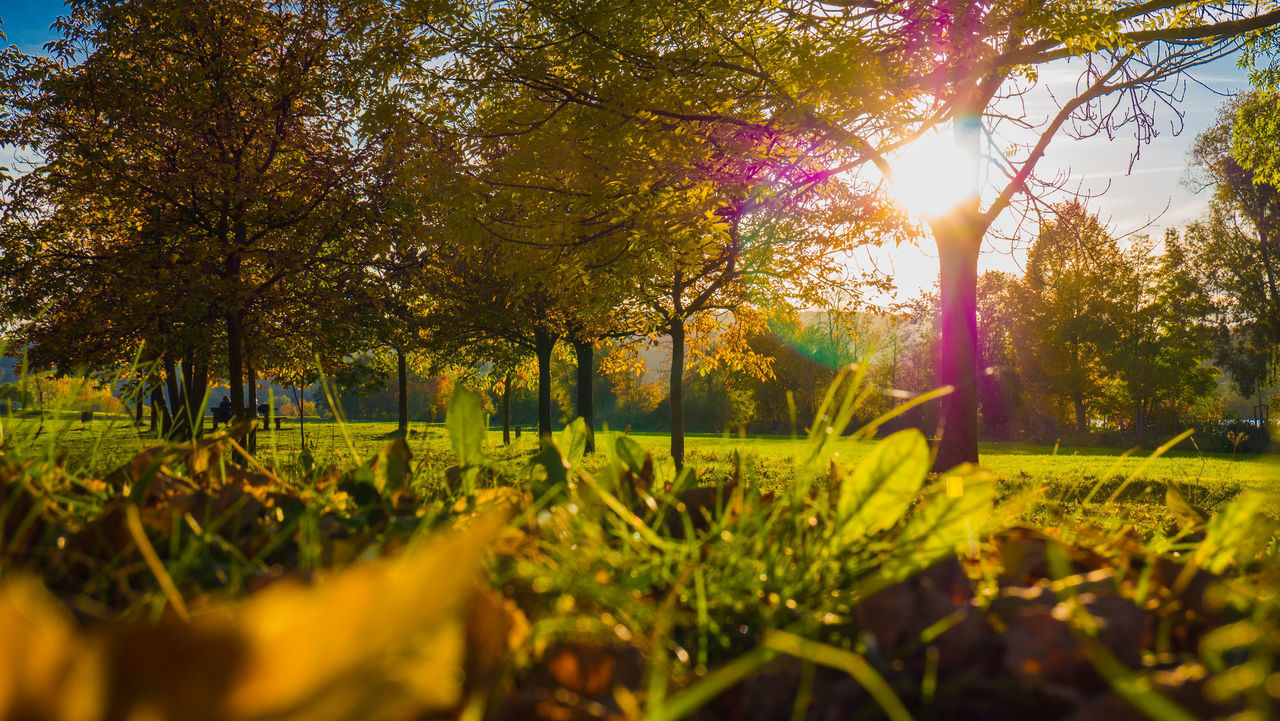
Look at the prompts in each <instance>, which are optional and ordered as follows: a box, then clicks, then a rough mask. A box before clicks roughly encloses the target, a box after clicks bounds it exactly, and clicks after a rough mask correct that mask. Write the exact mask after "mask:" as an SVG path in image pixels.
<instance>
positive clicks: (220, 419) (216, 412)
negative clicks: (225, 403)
mask: <svg viewBox="0 0 1280 721" xmlns="http://www.w3.org/2000/svg"><path fill="white" fill-rule="evenodd" d="M270 411H271V407H270V406H268V405H267V404H266V403H263V404H262V405H260V406H258V415H259V416H260V417H262V418H266V417H268V416H269V415H271V413H270ZM209 413H210V414H211V415H212V416H213V427H214V428H217V427H219V426H222V425H225V424H227V423H230V422H231V419H232V417H234V416H235V410H234V409H231V408H223V407H222V406H210V407H209ZM275 419H276V430H277V431H278V430H280V415H279V414H275Z"/></svg>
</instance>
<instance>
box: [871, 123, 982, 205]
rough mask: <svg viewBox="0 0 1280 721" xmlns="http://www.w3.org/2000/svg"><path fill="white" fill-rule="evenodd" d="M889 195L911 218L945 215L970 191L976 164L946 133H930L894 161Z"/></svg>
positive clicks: (946, 131) (947, 131)
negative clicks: (891, 191)
mask: <svg viewBox="0 0 1280 721" xmlns="http://www.w3.org/2000/svg"><path fill="white" fill-rule="evenodd" d="M890 164H891V165H892V166H893V174H894V177H893V194H894V197H895V198H896V199H897V202H898V205H899V206H901V207H902V208H903V209H904V210H906V211H907V212H909V213H911V214H912V215H915V216H918V217H921V218H932V217H936V216H939V215H942V214H944V213H947V212H948V211H950V210H951V209H952V208H955V207H956V206H957V205H959V204H960V203H961V202H963V201H964V200H965V199H966V198H967V197H969V196H970V195H971V194H972V193H973V192H974V182H975V180H976V178H977V173H978V169H977V164H976V163H975V161H974V158H973V156H972V155H970V154H969V153H966V152H965V151H964V149H963V148H961V147H960V146H959V145H957V144H956V142H955V137H954V136H953V135H952V133H951V131H950V130H944V131H943V132H940V133H937V132H935V133H930V134H928V135H925V136H924V137H922V138H920V139H919V140H917V141H916V142H914V143H912V144H911V145H909V146H908V147H907V148H905V149H904V150H903V151H902V153H901V154H899V155H898V156H897V157H896V158H894V159H893V160H892V161H891V162H890Z"/></svg>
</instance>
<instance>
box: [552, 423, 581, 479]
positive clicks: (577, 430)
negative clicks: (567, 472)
mask: <svg viewBox="0 0 1280 721" xmlns="http://www.w3.org/2000/svg"><path fill="white" fill-rule="evenodd" d="M558 445H559V446H560V448H561V449H562V450H563V451H564V455H565V461H566V462H567V463H568V465H569V467H570V468H573V467H575V466H577V465H578V463H580V462H581V461H582V455H583V454H584V453H585V452H586V450H587V422H586V421H584V420H583V419H581V418H575V419H574V420H573V422H572V423H570V424H569V425H567V426H565V427H564V430H562V431H560V442H559V444H558Z"/></svg>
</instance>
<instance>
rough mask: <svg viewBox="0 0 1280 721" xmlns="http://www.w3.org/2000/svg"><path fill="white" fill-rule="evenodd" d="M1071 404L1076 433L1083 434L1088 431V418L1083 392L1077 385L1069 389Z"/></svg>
mask: <svg viewBox="0 0 1280 721" xmlns="http://www.w3.org/2000/svg"><path fill="white" fill-rule="evenodd" d="M1071 406H1072V407H1073V408H1074V409H1075V412H1076V433H1078V434H1080V435H1082V436H1083V435H1084V434H1085V433H1087V432H1088V431H1089V418H1088V413H1087V411H1086V409H1085V407H1084V394H1082V393H1081V392H1080V389H1079V387H1077V388H1075V389H1074V390H1072V391H1071Z"/></svg>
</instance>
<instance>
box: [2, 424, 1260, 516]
mask: <svg viewBox="0 0 1280 721" xmlns="http://www.w3.org/2000/svg"><path fill="white" fill-rule="evenodd" d="M0 420H2V422H3V429H4V433H5V436H6V437H7V438H8V439H9V440H10V442H11V443H14V444H15V445H20V446H21V445H27V444H33V445H35V446H37V447H40V446H43V447H46V448H47V449H48V451H49V452H50V453H58V452H65V453H66V454H67V459H68V465H70V466H71V467H72V468H74V469H80V470H84V471H87V472H90V473H101V472H103V471H106V470H109V469H111V468H114V467H116V466H119V465H120V464H122V463H124V462H125V461H127V460H128V459H129V458H130V457H132V456H133V455H134V454H135V453H137V452H139V451H141V450H143V449H144V448H147V447H149V446H152V445H155V443H156V441H155V439H153V438H151V437H150V436H149V435H148V434H147V433H146V432H145V429H135V428H134V427H132V426H131V425H130V424H129V423H128V422H127V421H126V420H124V419H122V418H102V417H99V419H97V420H94V421H92V422H90V423H87V424H86V423H81V422H79V420H77V419H59V420H46V421H45V422H44V424H43V429H42V430H41V432H40V433H39V435H36V433H35V431H36V430H37V429H38V428H39V425H38V424H37V422H36V421H34V420H32V419H13V418H5V419H0ZM305 428H306V433H307V440H308V443H309V444H310V445H311V447H312V452H313V455H314V456H315V459H316V462H317V463H319V464H320V465H334V466H337V467H339V468H347V467H351V466H354V465H356V464H357V463H358V462H359V461H362V460H364V459H366V458H368V457H370V456H372V455H373V454H375V453H376V452H377V451H378V450H379V449H380V448H381V447H382V446H383V445H384V444H385V443H386V442H387V440H388V438H389V436H390V434H391V433H392V432H393V431H394V430H395V424H394V423H387V422H360V421H356V422H349V423H345V424H339V423H333V422H326V421H322V422H309V423H307V424H306V426H305ZM139 431H142V432H139ZM614 435H616V432H600V433H598V434H597V444H598V446H599V447H600V448H601V449H602V450H603V449H604V448H606V447H607V446H608V445H609V444H610V442H611V441H610V439H611V437H613V436H614ZM631 436H632V437H633V438H635V439H636V440H637V441H639V442H640V444H641V445H642V446H644V447H645V448H646V449H647V450H649V451H650V452H651V453H652V454H653V456H654V459H655V461H656V462H658V463H663V462H670V456H669V454H668V447H669V438H668V436H667V435H666V434H662V433H632V434H631ZM408 440H409V446H410V448H411V450H413V452H414V454H415V455H416V456H418V457H439V456H447V455H448V454H449V445H448V435H447V432H446V430H445V428H444V426H443V425H441V424H414V425H413V426H411V431H410V438H409V439H408ZM501 441H502V436H501V433H500V431H497V430H491V431H490V432H489V435H488V444H487V450H488V451H489V453H490V454H491V455H493V456H495V457H499V458H518V457H520V456H523V455H528V454H531V453H533V452H534V451H535V450H536V445H537V441H536V437H535V436H534V434H532V433H530V432H525V433H523V434H522V435H521V436H520V437H519V438H518V439H515V441H514V443H513V444H512V446H511V447H510V448H504V447H503V446H502V442H501ZM803 445H804V440H803V439H792V438H789V437H779V436H768V437H745V438H741V437H737V436H728V435H707V434H691V435H689V436H687V439H686V448H687V462H688V464H689V465H690V466H692V467H693V468H695V469H696V470H698V471H699V472H700V473H707V474H711V475H710V479H714V478H716V477H717V476H718V475H719V474H721V473H723V472H725V471H727V469H728V468H729V466H730V464H731V463H732V462H733V453H734V452H735V451H736V452H739V453H740V454H741V455H742V457H743V459H744V463H745V465H746V466H747V467H748V469H749V470H750V471H751V474H750V475H749V477H754V478H757V479H759V480H760V481H762V483H763V484H764V485H766V486H769V485H775V484H777V485H785V483H786V482H787V480H788V479H789V477H790V475H791V464H790V461H791V459H792V458H793V457H794V456H795V455H796V454H797V453H798V452H800V451H801V449H802V448H803ZM873 445H874V441H854V440H849V439H844V440H841V441H839V442H838V443H837V447H836V450H837V454H838V457H839V458H841V459H844V460H846V461H850V462H853V461H856V460H858V459H859V458H861V457H862V456H863V455H865V454H866V453H868V452H869V451H870V449H871V448H872V446H873ZM301 447H302V439H301V436H300V434H299V429H298V423H297V421H296V420H293V419H290V421H288V422H286V423H285V424H284V427H283V428H282V429H281V430H279V431H275V430H266V431H263V432H260V433H259V436H258V454H257V455H258V457H259V458H260V459H261V460H263V461H267V462H271V463H273V464H277V465H278V464H280V463H288V462H291V461H293V460H294V459H296V457H297V455H298V453H299V451H300V450H301ZM981 456H982V458H981V462H982V465H983V466H984V467H985V468H987V469H988V470H990V471H991V472H993V473H994V474H995V475H996V476H997V477H998V478H999V479H1000V480H1001V481H1002V483H1003V484H1004V485H1005V486H1007V487H1012V488H1037V487H1039V488H1044V489H1046V492H1051V493H1053V494H1057V495H1062V494H1067V495H1070V491H1071V490H1072V489H1080V488H1088V487H1092V485H1093V484H1095V483H1098V482H1099V481H1101V482H1104V484H1105V487H1104V491H1107V492H1109V491H1110V489H1111V487H1113V486H1115V485H1116V483H1117V479H1128V478H1131V477H1132V478H1133V479H1134V481H1142V482H1146V483H1147V484H1148V485H1151V484H1152V483H1154V484H1155V486H1154V488H1156V490H1161V489H1162V488H1163V484H1165V483H1169V482H1173V483H1176V484H1178V485H1179V487H1180V488H1182V490H1183V492H1184V493H1185V494H1187V495H1188V498H1189V499H1192V500H1193V501H1194V502H1199V503H1205V504H1207V505H1210V506H1214V505H1217V503H1218V502H1220V501H1221V500H1227V499H1229V498H1230V497H1233V496H1234V495H1236V494H1237V493H1238V492H1239V491H1240V490H1243V489H1245V488H1258V489H1263V490H1271V489H1273V488H1275V487H1280V456H1277V455H1276V454H1261V455H1260V454H1239V455H1237V456H1235V457H1234V458H1233V457H1232V455H1231V454H1220V453H1196V452H1186V451H1174V452H1169V453H1167V454H1165V455H1163V456H1160V457H1158V458H1155V459H1151V458H1150V456H1151V452H1150V451H1144V450H1136V451H1133V452H1129V453H1128V454H1127V455H1126V452H1124V451H1121V450H1117V449H1112V448H1077V447H1060V448H1056V449H1055V448H1053V447H1051V446H1034V445H1027V444H1020V443H994V442H993V443H983V444H982V446H981ZM602 463H604V456H603V455H600V456H599V457H598V458H595V459H590V460H589V462H588V465H589V466H594V465H598V464H602ZM1144 487H1145V486H1143V485H1142V484H1139V483H1134V484H1131V487H1130V489H1129V492H1128V493H1127V496H1128V497H1133V494H1134V493H1135V492H1138V493H1140V491H1141V490H1142V489H1143V488H1144ZM1104 495H1105V494H1104ZM1158 495H1159V497H1160V501H1161V502H1163V493H1162V492H1161V493H1159V494H1158Z"/></svg>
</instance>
